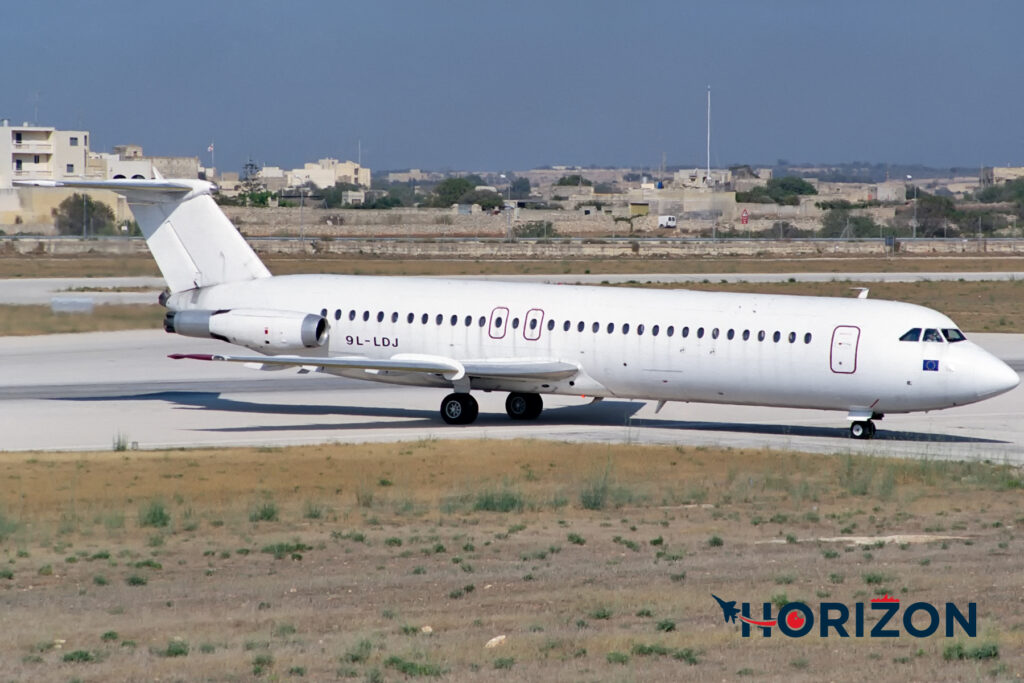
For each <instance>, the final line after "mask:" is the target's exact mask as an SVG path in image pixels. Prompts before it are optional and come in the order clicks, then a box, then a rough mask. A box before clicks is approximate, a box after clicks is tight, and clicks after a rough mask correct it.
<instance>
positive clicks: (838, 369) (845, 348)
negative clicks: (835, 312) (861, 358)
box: [829, 325, 860, 375]
mask: <svg viewBox="0 0 1024 683" xmlns="http://www.w3.org/2000/svg"><path fill="white" fill-rule="evenodd" d="M859 343H860V328H859V327H854V326H853V325H839V326H838V327H836V329H835V330H833V331H832V353H831V354H830V355H829V358H830V361H829V362H830V363H831V365H832V372H835V373H839V374H843V375H852V374H853V373H855V372H856V371H857V346H858V344H859Z"/></svg>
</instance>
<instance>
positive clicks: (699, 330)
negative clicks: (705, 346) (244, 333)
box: [697, 327, 704, 339]
mask: <svg viewBox="0 0 1024 683" xmlns="http://www.w3.org/2000/svg"><path fill="white" fill-rule="evenodd" d="M703 338H704V328H703V327H698V328H697V339H703Z"/></svg>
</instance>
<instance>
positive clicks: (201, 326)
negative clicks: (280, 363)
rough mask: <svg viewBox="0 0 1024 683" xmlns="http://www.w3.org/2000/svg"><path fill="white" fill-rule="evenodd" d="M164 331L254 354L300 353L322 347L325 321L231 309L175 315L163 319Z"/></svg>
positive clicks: (306, 315)
mask: <svg viewBox="0 0 1024 683" xmlns="http://www.w3.org/2000/svg"><path fill="white" fill-rule="evenodd" d="M164 329H165V330H167V331H168V332H173V333H176V334H182V335H185V336H186V337H205V338H212V339H220V340H221V341H226V342H230V343H231V344H238V345H240V346H245V347H247V348H250V349H252V350H254V351H263V352H281V351H300V350H302V349H313V348H316V347H318V346H323V345H324V344H325V343H326V342H327V337H328V332H329V330H330V326H329V325H328V323H327V319H326V318H324V317H323V316H320V315H314V314H312V313H298V312H296V311H262V310H253V309H238V308H236V309H230V310H220V311H176V312H171V313H168V314H167V315H166V316H164Z"/></svg>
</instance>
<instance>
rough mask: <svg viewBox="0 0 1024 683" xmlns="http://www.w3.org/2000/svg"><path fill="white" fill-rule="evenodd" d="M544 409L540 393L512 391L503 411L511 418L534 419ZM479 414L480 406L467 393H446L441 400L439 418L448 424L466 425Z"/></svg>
mask: <svg viewBox="0 0 1024 683" xmlns="http://www.w3.org/2000/svg"><path fill="white" fill-rule="evenodd" d="M542 410H544V401H543V400H542V399H541V397H540V394H521V393H519V392H517V391H513V392H512V393H511V394H509V395H508V398H507V399H505V412H507V413H508V416H509V417H510V418H512V419H513V420H536V419H537V417H538V416H539V415H540V413H541V411H542ZM479 414H480V406H479V405H478V404H477V402H476V399H475V398H473V397H472V396H470V395H469V394H448V395H447V396H445V397H444V400H443V401H441V419H443V420H444V421H445V422H447V423H448V424H450V425H468V424H471V423H472V422H473V421H474V420H476V417H477V415H479Z"/></svg>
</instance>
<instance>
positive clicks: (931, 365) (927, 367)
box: [921, 360, 939, 372]
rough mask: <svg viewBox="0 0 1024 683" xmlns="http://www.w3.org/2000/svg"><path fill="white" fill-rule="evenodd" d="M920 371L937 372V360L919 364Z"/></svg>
mask: <svg viewBox="0 0 1024 683" xmlns="http://www.w3.org/2000/svg"><path fill="white" fill-rule="evenodd" d="M921 369H922V370H924V371H925V372H938V371H939V361H937V360H926V361H924V362H922V363H921Z"/></svg>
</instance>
